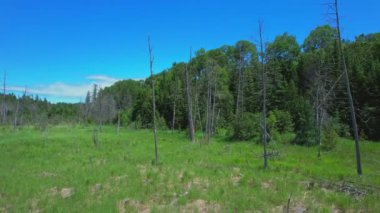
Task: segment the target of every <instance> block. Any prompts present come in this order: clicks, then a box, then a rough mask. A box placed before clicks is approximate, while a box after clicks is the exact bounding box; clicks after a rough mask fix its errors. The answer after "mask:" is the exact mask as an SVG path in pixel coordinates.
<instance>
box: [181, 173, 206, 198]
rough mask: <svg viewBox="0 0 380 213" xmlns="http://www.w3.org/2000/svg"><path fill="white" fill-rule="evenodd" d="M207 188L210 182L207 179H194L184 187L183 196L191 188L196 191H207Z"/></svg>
mask: <svg viewBox="0 0 380 213" xmlns="http://www.w3.org/2000/svg"><path fill="white" fill-rule="evenodd" d="M209 186H210V182H209V181H208V180H207V179H202V178H199V177H196V178H194V179H193V180H191V181H189V182H188V183H187V184H186V185H185V194H187V193H188V192H189V191H190V190H191V189H192V188H193V187H194V188H196V189H200V190H203V191H207V189H208V188H209Z"/></svg>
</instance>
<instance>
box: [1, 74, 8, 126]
mask: <svg viewBox="0 0 380 213" xmlns="http://www.w3.org/2000/svg"><path fill="white" fill-rule="evenodd" d="M6 79H7V73H6V72H4V77H3V101H2V102H3V103H2V105H1V123H2V124H4V125H5V124H6V117H7V109H6V104H5V102H6V98H5V93H6Z"/></svg>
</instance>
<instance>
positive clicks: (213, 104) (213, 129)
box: [211, 79, 217, 135]
mask: <svg viewBox="0 0 380 213" xmlns="http://www.w3.org/2000/svg"><path fill="white" fill-rule="evenodd" d="M216 84H217V81H216V79H214V92H213V95H212V117H211V134H212V135H214V132H215V107H216V100H215V99H216Z"/></svg>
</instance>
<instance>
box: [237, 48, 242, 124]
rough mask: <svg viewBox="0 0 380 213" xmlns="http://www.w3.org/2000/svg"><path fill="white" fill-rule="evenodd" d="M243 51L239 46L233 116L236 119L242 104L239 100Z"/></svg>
mask: <svg viewBox="0 0 380 213" xmlns="http://www.w3.org/2000/svg"><path fill="white" fill-rule="evenodd" d="M242 72H243V52H242V50H241V47H240V50H239V61H238V82H237V84H238V85H237V95H236V109H235V116H236V118H237V119H238V120H237V121H239V115H240V113H241V112H240V107H241V106H242V105H243V104H242V103H241V102H242V98H243V97H242V96H243V94H242V91H243V89H242V88H243V86H242V84H243V83H242V82H243V73H242Z"/></svg>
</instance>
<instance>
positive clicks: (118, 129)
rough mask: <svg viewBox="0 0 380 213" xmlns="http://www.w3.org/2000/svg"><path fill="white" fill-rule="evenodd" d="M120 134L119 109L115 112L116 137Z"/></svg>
mask: <svg viewBox="0 0 380 213" xmlns="http://www.w3.org/2000/svg"><path fill="white" fill-rule="evenodd" d="M119 134H120V109H119V110H118V112H117V135H119Z"/></svg>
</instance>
